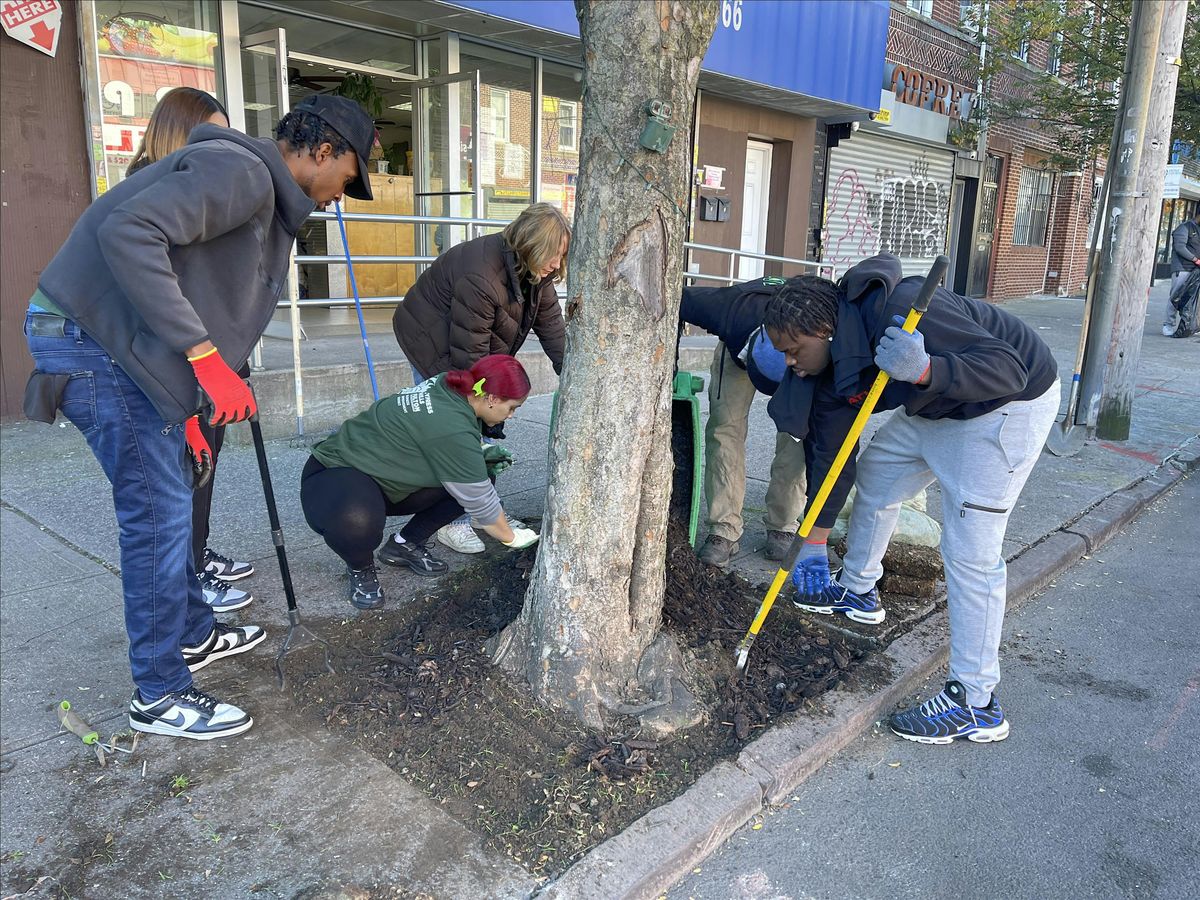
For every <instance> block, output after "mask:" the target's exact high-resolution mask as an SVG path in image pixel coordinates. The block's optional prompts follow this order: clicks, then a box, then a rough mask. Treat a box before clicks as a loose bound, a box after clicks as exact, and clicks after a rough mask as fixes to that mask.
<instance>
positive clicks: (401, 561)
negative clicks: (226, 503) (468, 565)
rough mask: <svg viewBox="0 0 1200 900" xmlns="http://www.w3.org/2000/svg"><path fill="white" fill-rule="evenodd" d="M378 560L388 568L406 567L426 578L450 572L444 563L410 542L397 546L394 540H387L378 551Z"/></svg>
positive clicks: (423, 548)
mask: <svg viewBox="0 0 1200 900" xmlns="http://www.w3.org/2000/svg"><path fill="white" fill-rule="evenodd" d="M379 559H380V561H381V562H385V563H387V564H388V565H389V566H408V567H409V568H410V569H412V570H413V571H414V572H416V573H417V574H418V575H424V576H426V577H427V578H436V577H437V576H439V575H444V574H446V573H447V572H449V571H450V566H448V565H447V564H446V563H445V562H443V561H442V560H440V559H438V558H437V557H436V556H430V554H429V551H428V550H426V549H425V547H424V546H422V545H421V544H414V543H413V542H412V541H406V542H405V543H403V544H397V543H396V541H395V540H394V539H390V538H389V539H388V540H387V541H386V542H385V543H384V545H383V546H382V547H381V548H380V549H379Z"/></svg>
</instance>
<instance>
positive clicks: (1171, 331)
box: [1163, 325, 1175, 337]
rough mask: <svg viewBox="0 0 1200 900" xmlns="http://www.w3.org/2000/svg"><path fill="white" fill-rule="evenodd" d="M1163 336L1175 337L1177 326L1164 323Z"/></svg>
mask: <svg viewBox="0 0 1200 900" xmlns="http://www.w3.org/2000/svg"><path fill="white" fill-rule="evenodd" d="M1163 337H1175V326H1174V325H1164V326H1163Z"/></svg>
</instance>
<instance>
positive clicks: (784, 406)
mask: <svg viewBox="0 0 1200 900" xmlns="http://www.w3.org/2000/svg"><path fill="white" fill-rule="evenodd" d="M923 282H924V277H923V276H913V277H910V278H903V273H902V271H901V267H900V260H899V259H897V258H896V257H895V256H892V255H891V254H890V253H881V254H879V255H878V256H874V257H871V258H870V259H865V260H863V261H862V262H860V263H859V264H858V265H856V266H854V267H853V268H851V269H850V270H849V271H848V272H846V274H845V275H844V276H843V277H842V279H841V281H840V282H839V283H838V285H839V288H840V289H841V290H840V294H841V297H840V302H839V304H838V324H837V329H836V330H835V332H834V336H833V342H832V344H831V346H830V350H831V357H832V363H831V365H830V366H829V367H827V368H826V369H825V371H824V372H821V373H820V374H818V375H810V376H808V377H806V378H799V377H797V376H796V374H795V373H794V372H792V371H791V370H790V369H789V370H788V371H787V373H786V374H785V375H784V378H783V381H782V382H780V384H779V387H778V389H777V390H776V391H775V392H774V394H773V395H772V397H771V402H770V403H769V404H768V405H767V412H768V413H769V414H770V416H771V419H772V420H773V421H774V422H775V426H776V427H777V428H778V429H779V430H780V431H783V432H786V433H787V434H790V435H792V437H794V438H797V439H802V440H803V441H804V453H805V458H806V459H807V461H808V500H809V502H810V503H811V502H812V500H813V498H814V497H815V496H816V494H817V491H818V490H820V487H821V483H822V482H823V481H824V480H825V476H826V474H827V473H828V472H829V469H830V467H831V465H832V463H833V459H834V457H835V456H836V455H837V452H838V450H839V449H841V446H842V441H844V440H845V437H846V435H847V434H848V433H849V431H850V427H851V425H853V424H854V418H855V416H856V415H857V414H858V409H859V405H860V404H861V403H862V401H863V399H864V398H865V397H866V394H867V391H868V390H870V387H871V384H872V383H873V382H874V380H875V378H876V376H877V375H878V374H879V370H878V369H877V368H876V367H875V350H874V348H875V347H876V346H878V344H879V339H880V337H882V336H883V333H884V331H886V330H887V328H888V326H890V325H893V324H895V323H894V322H893V321H892V317H893V316H896V315H899V316H906V315H907V314H908V311H909V309H910V307H911V304H912V301H913V300H914V299H916V295H917V293H918V291H919V290H920V288H921V284H922V283H923ZM759 285H760V282H748V283H747V284H746V285H735V286H734V287H733V288H729V289H721V290H720V291H714V290H711V289H699V290H697V289H689V290H685V291H684V298H683V307H682V311H681V317H682V318H683V319H684V320H685V321H688V322H692V323H694V324H697V325H700V326H701V327H703V328H705V329H707V330H708V331H711V332H713V333H714V334H716V335H717V336H718V337H720V338H721V339H722V340H724V341H725V342H726V344H727V345H729V346H730V348H731V351H732V352H734V354H735V355H736V353H737V351H733V350H732V348H733V347H734V346H737V347H738V348H739V349H740V347H741V345H742V344H744V343H745V341H746V339H747V337H748V336H749V335H750V334H751V333H752V332H753V331H754V329H755V328H757V327H758V326H759V325H761V324H762V316H763V312H764V311H765V309H766V302H767V300H768V299H769V298H770V296H771V295H772V294H774V292H775V291H776V290H778V286H772V287H771V288H770V289H769V292H768V291H766V290H764V288H762V287H760V286H759ZM917 330H918V331H920V332H921V334H922V336H923V337H924V338H925V350H926V351H927V352H928V353H929V355H930V383H929V384H928V385H926V386H924V387H918V386H917V385H914V384H908V383H905V382H897V381H889V382H888V386H887V388H886V389H885V390H884V392H883V395H882V396H881V397H880V399H879V402H878V404H877V405H876V407H875V409H876V411H883V410H886V409H895V408H896V407H899V406H903V407H904V408H905V411H906V412H907V413H908V414H909V415H912V416H919V417H921V418H924V419H973V418H975V417H977V416H981V415H983V414H984V413H988V412H991V411H992V410H994V409H997V408H998V407H1001V406H1003V405H1004V404H1006V403H1009V402H1011V401H1013V400H1032V399H1033V398H1035V397H1039V396H1041V395H1042V394H1043V393H1045V392H1046V391H1047V390H1048V389H1049V387H1050V385H1052V384H1053V383H1054V379H1055V378H1056V377H1057V374H1058V367H1057V364H1056V363H1055V361H1054V357H1053V355H1052V354H1051V353H1050V348H1049V347H1048V346H1046V344H1045V342H1044V341H1042V339H1041V338H1039V337H1038V336H1037V333H1036V332H1035V331H1034V330H1033V329H1031V328H1030V327H1029V326H1028V325H1026V324H1025V323H1024V322H1022V321H1021V320H1020V319H1018V318H1016V317H1015V316H1013V315H1011V314H1009V313H1006V312H1004V310H1002V309H1000V308H998V307H996V306H993V305H992V304H990V303H985V302H983V301H979V300H972V299H970V298H968V297H962V296H959V295H958V294H955V293H953V292H951V291H948V290H945V289H944V288H939V289H938V290H937V291H935V292H934V295H933V299H932V301H931V302H930V305H929V312H927V313H926V314H925V315H924V317H922V319H921V323H920V325H918V326H917ZM856 456H857V448H855V451H854V452H852V453H851V454H850V458H849V459H848V460H847V462H846V465H845V467H844V468H843V469H842V473H841V475H840V476H839V478H838V480H837V483H836V484H835V485H834V488H833V490H832V491H831V492H830V495H829V498H828V500H827V501H826V503H825V506H824V508H823V509H822V511H821V515H820V516H818V517H817V526H818V527H821V528H829V527H832V525H833V523H834V521H835V520H836V519H837V514H838V512H840V511H841V508H842V506H843V505H844V504H845V502H846V496H847V495H848V494H849V493H850V487H851V486H852V485H853V484H854V473H855V461H856Z"/></svg>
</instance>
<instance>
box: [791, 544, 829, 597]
mask: <svg viewBox="0 0 1200 900" xmlns="http://www.w3.org/2000/svg"><path fill="white" fill-rule="evenodd" d="M832 580H833V576H832V575H830V573H829V551H828V549H827V548H826V546H825V542H824V541H821V542H820V543H809V542H808V541H805V542H804V547H803V548H802V549H801V550H800V557H799V558H798V559H797V560H796V566H795V568H793V569H792V584H794V585H795V586H796V593H797V594H798V595H799V596H800V599H801V600H804V599H806V598H811V599H816V598H818V597H820V596H821V594H823V593H824V592H825V588H827V587H829V584H830V582H831V581H832Z"/></svg>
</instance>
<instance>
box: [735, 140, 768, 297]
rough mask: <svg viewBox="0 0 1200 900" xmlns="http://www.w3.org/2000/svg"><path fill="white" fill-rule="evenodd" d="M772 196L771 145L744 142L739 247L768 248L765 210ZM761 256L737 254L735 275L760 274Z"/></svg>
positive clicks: (759, 250)
mask: <svg viewBox="0 0 1200 900" xmlns="http://www.w3.org/2000/svg"><path fill="white" fill-rule="evenodd" d="M770 196H771V145H770V144H767V143H763V142H762V141H747V142H746V178H745V182H744V183H743V187H742V235H741V242H740V244H739V245H738V249H740V250H744V251H746V252H747V253H766V252H767V210H768V207H769V201H770ZM763 266H764V263H763V260H761V259H746V258H739V260H738V278H739V279H740V280H741V281H750V280H752V279H754V278H761V277H762V274H763Z"/></svg>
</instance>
